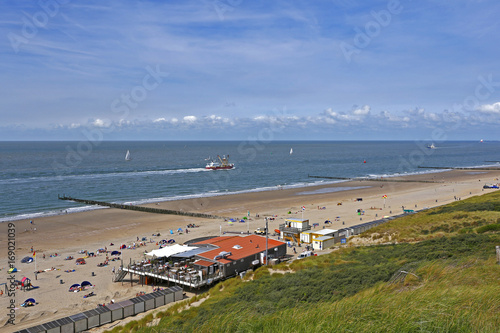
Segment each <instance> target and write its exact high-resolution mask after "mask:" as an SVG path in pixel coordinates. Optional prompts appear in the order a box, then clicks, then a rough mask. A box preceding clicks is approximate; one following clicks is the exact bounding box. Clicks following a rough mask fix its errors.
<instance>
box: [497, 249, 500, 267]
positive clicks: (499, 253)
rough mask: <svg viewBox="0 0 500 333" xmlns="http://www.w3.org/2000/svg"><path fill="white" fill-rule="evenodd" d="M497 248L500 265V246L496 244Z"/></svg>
mask: <svg viewBox="0 0 500 333" xmlns="http://www.w3.org/2000/svg"><path fill="white" fill-rule="evenodd" d="M496 249H497V264H499V265H500V246H498V245H497V246H496Z"/></svg>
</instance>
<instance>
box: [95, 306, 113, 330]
mask: <svg viewBox="0 0 500 333" xmlns="http://www.w3.org/2000/svg"><path fill="white" fill-rule="evenodd" d="M95 310H96V311H97V313H99V326H101V325H104V324H107V323H110V322H111V310H109V308H108V307H107V306H98V307H97V308H96V309H95Z"/></svg>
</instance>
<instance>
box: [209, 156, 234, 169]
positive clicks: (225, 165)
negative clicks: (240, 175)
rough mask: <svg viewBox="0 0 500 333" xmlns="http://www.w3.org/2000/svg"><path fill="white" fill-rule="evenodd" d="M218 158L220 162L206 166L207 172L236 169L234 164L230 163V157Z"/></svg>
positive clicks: (213, 162) (212, 162)
mask: <svg viewBox="0 0 500 333" xmlns="http://www.w3.org/2000/svg"><path fill="white" fill-rule="evenodd" d="M217 158H218V159H219V162H216V161H211V162H210V163H208V164H207V165H206V166H205V169H207V170H229V169H232V168H234V163H229V155H227V157H226V155H224V156H223V157H220V156H219V155H217Z"/></svg>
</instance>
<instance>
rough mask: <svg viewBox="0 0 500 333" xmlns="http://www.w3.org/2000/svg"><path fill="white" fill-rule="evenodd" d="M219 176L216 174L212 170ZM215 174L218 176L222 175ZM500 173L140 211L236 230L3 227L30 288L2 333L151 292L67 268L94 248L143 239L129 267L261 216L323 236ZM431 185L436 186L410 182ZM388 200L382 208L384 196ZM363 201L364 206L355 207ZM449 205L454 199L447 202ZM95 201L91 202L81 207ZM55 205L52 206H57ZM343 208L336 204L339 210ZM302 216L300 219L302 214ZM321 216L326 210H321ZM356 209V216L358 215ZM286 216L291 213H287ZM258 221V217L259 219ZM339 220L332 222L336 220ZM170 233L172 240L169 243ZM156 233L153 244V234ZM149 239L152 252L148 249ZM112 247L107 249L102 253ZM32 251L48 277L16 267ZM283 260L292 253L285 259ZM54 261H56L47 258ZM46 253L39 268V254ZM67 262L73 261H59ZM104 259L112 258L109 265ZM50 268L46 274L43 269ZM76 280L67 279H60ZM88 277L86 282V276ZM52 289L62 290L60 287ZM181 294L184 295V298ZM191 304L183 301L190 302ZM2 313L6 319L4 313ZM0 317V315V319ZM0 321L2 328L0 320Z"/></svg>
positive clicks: (136, 218)
mask: <svg viewBox="0 0 500 333" xmlns="http://www.w3.org/2000/svg"><path fill="white" fill-rule="evenodd" d="M217 172H219V171H217ZM222 172H223V171H222ZM499 177H500V170H498V171H497V170H494V171H479V170H478V171H471V170H467V171H465V170H460V171H458V170H454V171H446V172H440V173H429V174H421V175H413V176H405V177H397V178H385V179H384V180H385V181H349V182H343V183H336V184H327V185H320V186H311V187H303V188H294V189H281V190H280V189H277V190H274V191H266V192H254V193H242V194H236V195H226V196H216V197H209V198H199V199H189V200H178V201H168V202H162V203H157V204H148V205H145V206H151V207H156V208H164V209H173V210H182V211H186V212H199V213H207V214H214V215H218V216H223V217H227V218H236V219H237V220H240V219H242V218H243V217H244V216H247V214H248V213H249V216H250V218H249V221H248V223H240V222H234V223H232V224H229V223H228V222H227V221H224V220H222V219H201V218H193V217H187V216H177V215H163V214H152V213H145V212H138V211H129V210H120V209H113V208H107V209H99V210H93V211H88V212H82V213H74V214H66V215H58V216H51V217H44V218H39V219H36V220H34V224H30V221H29V220H19V221H14V222H11V223H12V224H14V225H15V229H16V233H15V241H16V247H17V250H16V254H15V255H16V262H17V268H18V269H19V272H17V273H15V276H16V279H18V280H21V278H22V277H23V276H26V277H28V278H30V279H32V283H33V285H35V286H38V288H37V289H34V290H30V291H21V290H16V295H15V297H14V299H15V304H16V306H17V307H18V308H19V309H18V310H17V311H16V318H15V323H16V326H15V327H14V329H13V327H12V326H3V325H4V323H5V322H4V323H2V324H1V325H2V326H0V332H11V331H14V330H20V329H22V328H27V327H31V326H34V325H37V324H40V323H44V322H48V321H50V320H54V319H58V318H61V317H64V316H67V315H71V314H76V313H78V312H82V311H85V310H89V309H92V308H95V307H96V306H97V304H99V303H101V304H102V303H109V302H110V301H111V300H112V299H113V300H115V301H121V300H124V299H128V298H130V297H134V296H135V295H136V294H137V293H138V292H141V291H144V292H146V293H148V292H151V291H152V286H141V285H140V284H139V285H138V284H136V283H134V284H133V286H131V284H130V282H123V283H121V282H120V283H113V282H112V275H113V274H112V269H113V267H115V269H118V267H119V266H120V261H112V262H110V265H108V266H106V267H97V264H98V263H101V262H104V260H105V259H106V254H104V253H102V254H98V255H97V257H90V258H86V261H87V264H86V265H76V264H75V259H76V258H79V257H81V256H82V255H80V254H78V251H80V250H88V251H90V252H96V250H97V249H99V248H107V250H108V251H112V250H117V249H118V247H119V246H120V245H121V244H126V245H127V246H128V245H133V244H134V242H135V243H136V245H137V244H138V243H140V241H139V242H138V241H137V237H139V239H142V237H146V238H147V242H146V245H145V246H140V247H136V249H135V250H132V249H125V250H122V255H121V256H120V257H121V258H122V259H123V260H124V262H125V263H128V262H129V260H130V259H132V260H134V259H141V258H143V257H144V254H143V253H144V251H151V250H153V249H157V248H158V245H157V241H159V240H162V239H171V238H173V239H175V241H176V243H178V244H182V243H183V242H185V241H187V240H190V239H194V238H198V237H204V236H218V235H219V234H220V231H221V230H222V232H246V231H247V230H249V231H250V232H253V231H254V230H255V229H256V228H257V227H263V226H265V218H266V217H275V219H274V220H270V221H269V229H270V231H271V232H272V230H274V229H277V228H278V225H279V224H281V223H283V220H284V219H285V218H290V217H293V218H302V217H303V218H305V219H309V220H310V223H311V225H312V224H313V223H319V227H318V228H322V227H323V226H324V225H325V224H324V221H325V220H330V221H332V222H333V224H331V225H328V226H327V228H329V229H340V228H343V227H348V226H352V225H356V224H360V223H364V222H369V221H372V220H375V219H379V218H382V217H383V216H391V215H398V214H401V213H402V212H403V206H404V207H405V209H414V210H420V209H424V208H431V207H435V206H439V205H443V204H447V203H450V202H453V201H455V200H458V199H465V198H468V197H471V196H475V195H480V194H483V193H489V192H490V191H493V190H483V185H484V184H485V183H497V182H498V180H497V179H498V178H499ZM390 180H411V181H414V182H395V181H390ZM417 181H434V182H417ZM384 195H387V199H385V207H384V199H383V196H384ZM357 198H362V199H363V201H357V200H356V199H357ZM455 198H456V199H455ZM85 199H93V198H85ZM55 200H57V199H56V198H55ZM339 203H341V205H339ZM303 206H304V207H305V210H302V207H303ZM323 207H324V209H323ZM357 209H362V210H364V212H365V213H364V215H362V216H360V215H358V214H357V213H356V211H357ZM288 212H291V214H289V213H288ZM257 215H258V217H257ZM337 217H339V218H338V219H337V221H336V218H337ZM190 223H194V224H196V225H198V226H199V227H197V228H190V229H189V231H190V232H189V233H187V234H186V233H185V232H183V233H182V234H179V233H178V232H177V229H178V228H182V229H183V230H185V229H186V226H187V225H188V224H190ZM8 225H9V222H4V223H0V232H1V234H2V235H3V237H4V239H3V240H2V242H1V244H7V236H6V235H7V228H8ZM170 230H172V231H173V234H170ZM156 233H160V234H161V236H160V237H156V236H152V234H156ZM150 240H153V242H152V243H150V242H149V241H150ZM111 243H113V244H114V245H110V244H111ZM32 246H33V248H34V251H35V252H36V266H37V268H36V269H37V270H48V271H44V272H43V273H40V274H38V276H37V280H35V276H34V274H33V272H34V271H35V263H30V264H21V263H20V260H21V259H22V258H23V257H25V256H28V255H30V254H31V247H32ZM290 252H291V251H290ZM55 253H57V254H58V255H57V256H56V257H54V256H53V257H51V256H50V255H54V254H55ZM44 254H45V259H43V255H44ZM67 256H73V257H74V258H75V259H73V260H64V259H65V258H66V257H67ZM110 258H111V257H110ZM0 268H1V272H2V273H3V276H4V279H2V280H3V281H0V282H7V281H6V277H7V276H8V274H7V270H8V263H7V245H3V248H2V251H1V256H0ZM51 268H54V270H49V269H51ZM73 269H74V270H75V272H71V273H66V272H65V271H66V270H73ZM93 273H94V275H93ZM60 280H62V281H63V282H64V284H60ZM85 280H86V281H90V282H91V283H92V284H94V285H95V286H94V288H92V289H90V290H88V291H82V292H76V293H74V292H68V289H69V287H70V286H71V285H72V284H74V283H81V282H82V281H85ZM90 291H93V292H94V293H95V294H96V296H94V297H89V298H83V295H85V294H87V293H88V292H90ZM187 291H188V292H189V290H187ZM188 295H189V293H188ZM30 297H33V298H35V299H36V301H37V302H38V304H37V305H36V306H34V307H29V308H21V307H20V304H21V303H22V302H23V301H24V300H25V299H27V298H30ZM11 299H12V297H8V296H7V295H6V294H3V295H2V296H0V307H1V308H2V309H5V310H3V311H7V310H6V309H7V306H8V304H9V302H10V300H11ZM6 313H7V312H6ZM1 317H2V318H6V316H4V315H2V316H1ZM4 320H5V321H6V319H4Z"/></svg>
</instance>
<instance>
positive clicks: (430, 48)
mask: <svg viewBox="0 0 500 333" xmlns="http://www.w3.org/2000/svg"><path fill="white" fill-rule="evenodd" d="M0 6H1V13H2V14H1V15H0V36H2V38H0V52H1V59H2V61H1V62H0V72H1V76H0V83H1V89H0V96H1V98H0V140H86V139H87V140H427V141H433V142H439V141H445V140H480V139H484V140H485V141H487V140H492V141H493V140H500V131H499V128H500V42H499V36H500V21H499V20H498V17H499V16H500V2H498V1H496V0H454V1H446V0H419V1H415V0H413V1H412V0H380V1H379V0H366V1H362V0H329V1H326V0H325V1H321V0H317V1H310V0H309V1H305V0H304V1H299V0H297V1H293V0H291V1H282V0H276V1H261V0H254V1H250V0H195V1H189V0H186V1H152V0H150V1H147V0H145V1H127V0H124V1H96V0H89V1H76V0H73V1H71V0H40V1H27V0H19V1H8V2H4V3H3V4H2V5H0Z"/></svg>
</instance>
